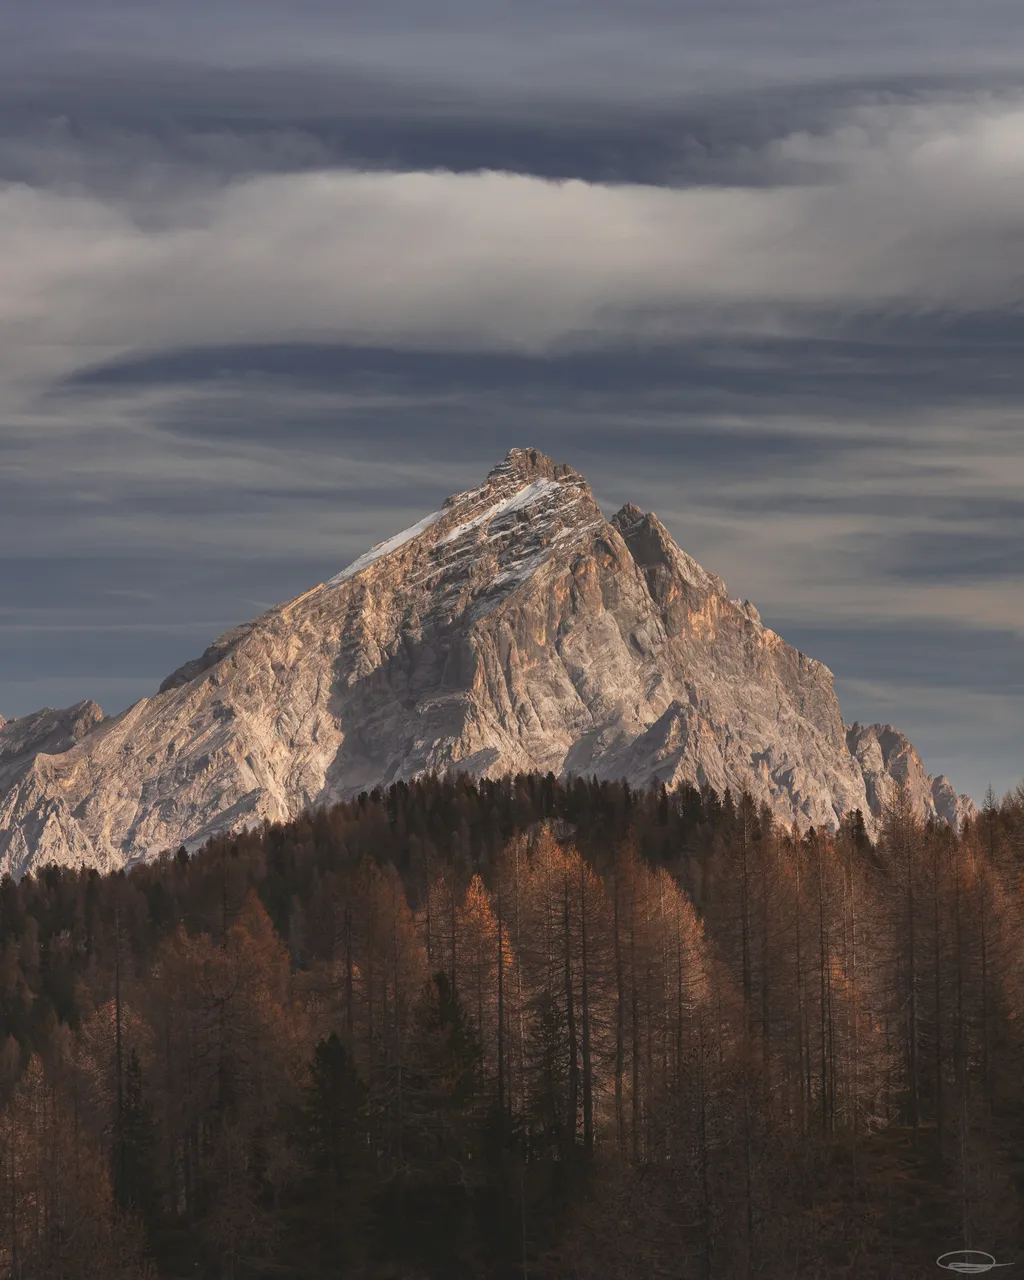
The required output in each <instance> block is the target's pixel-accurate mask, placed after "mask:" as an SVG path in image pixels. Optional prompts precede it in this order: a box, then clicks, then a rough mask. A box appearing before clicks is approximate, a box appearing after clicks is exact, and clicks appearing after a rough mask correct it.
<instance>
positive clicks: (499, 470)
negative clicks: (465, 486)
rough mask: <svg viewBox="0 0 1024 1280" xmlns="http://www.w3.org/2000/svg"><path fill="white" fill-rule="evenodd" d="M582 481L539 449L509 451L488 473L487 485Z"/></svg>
mask: <svg viewBox="0 0 1024 1280" xmlns="http://www.w3.org/2000/svg"><path fill="white" fill-rule="evenodd" d="M562 479H582V477H581V476H579V475H578V473H577V472H576V471H574V470H573V468H572V467H570V466H569V465H568V464H566V463H564V462H555V461H553V460H552V459H551V458H549V457H548V456H547V454H545V453H541V451H540V450H539V449H509V451H508V453H506V454H505V457H504V458H503V459H502V461H501V462H499V463H498V465H497V466H496V467H493V468H492V469H491V471H490V472H489V473H488V476H487V480H488V483H494V482H499V483H500V482H503V481H506V480H512V481H513V482H516V481H518V482H520V483H524V484H525V483H528V482H529V481H531V480H562Z"/></svg>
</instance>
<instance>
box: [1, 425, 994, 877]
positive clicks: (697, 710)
mask: <svg viewBox="0 0 1024 1280" xmlns="http://www.w3.org/2000/svg"><path fill="white" fill-rule="evenodd" d="M452 766H457V767H458V768H460V769H463V770H466V771H468V772H470V773H473V774H475V775H477V776H483V775H488V776H495V775H498V774H501V773H505V772H508V771H518V770H543V771H545V772H546V771H548V770H552V771H554V772H555V773H558V774H563V773H574V774H584V775H591V774H596V775H597V776H598V777H604V778H620V777H625V778H627V779H628V780H629V781H630V782H631V783H633V784H636V785H640V784H644V783H647V782H650V781H651V780H652V778H654V777H655V776H657V777H658V778H660V779H661V780H662V781H663V782H665V783H666V784H670V785H671V784H674V783H677V782H680V781H683V780H686V781H690V782H696V783H705V782H707V783H710V784H711V785H712V786H714V787H715V788H717V789H719V790H723V789H724V788H725V787H727V786H728V787H731V788H732V789H733V791H734V792H737V791H739V790H740V789H743V788H746V789H748V790H749V791H751V792H752V794H753V795H754V796H755V797H756V798H757V799H758V800H759V801H761V800H764V801H766V802H767V803H768V804H769V805H770V806H771V809H772V811H773V812H774V813H775V814H776V815H777V816H778V817H779V818H780V819H782V820H783V821H785V822H787V823H788V822H794V821H795V822H797V823H798V824H800V825H802V826H806V825H808V824H810V823H814V824H816V825H824V826H827V827H834V826H835V825H836V824H837V822H838V821H839V820H840V819H841V818H842V816H843V815H844V814H845V813H849V812H850V811H852V810H854V809H857V808H859V809H861V810H862V812H863V813H864V814H865V816H866V818H867V821H868V825H869V828H870V827H872V826H873V818H872V815H876V814H877V813H878V811H879V806H880V805H881V804H882V803H883V802H884V800H885V799H886V796H887V794H888V791H887V788H888V787H891V785H892V779H893V778H897V777H904V776H905V777H907V778H908V780H909V781H910V784H911V786H912V788H913V793H914V798H915V802H916V804H917V807H918V809H919V811H920V813H921V815H922V816H926V815H928V816H934V815H938V816H940V817H942V818H945V819H946V820H947V821H950V822H952V823H959V821H960V820H961V819H962V817H963V815H964V813H965V812H967V809H968V806H969V804H970V802H969V801H967V800H966V799H965V798H964V797H959V796H957V795H956V794H955V793H954V792H953V790H952V788H951V787H950V786H949V784H948V783H947V782H946V780H945V779H944V778H940V779H934V780H933V779H931V778H928V777H927V776H926V775H925V773H924V770H923V768H922V766H921V762H920V760H919V759H918V757H917V755H916V753H915V752H914V750H913V748H912V747H911V746H910V745H909V743H907V742H906V739H904V738H902V737H901V735H899V734H897V733H896V731H895V730H892V729H889V728H887V727H882V726H877V725H875V726H871V727H869V728H862V727H861V726H859V725H855V726H854V727H853V728H852V729H849V730H847V728H846V726H845V725H844V723H843V719H842V716H841V714H840V711H839V704H838V702H837V700H836V696H835V692H834V690H833V677H832V673H831V672H830V671H829V670H828V669H827V668H826V667H824V666H823V665H822V664H821V663H820V662H816V661H814V659H812V658H808V657H806V656H805V655H804V654H802V653H798V652H797V651H796V650H795V649H793V648H791V647H790V646H789V645H787V644H786V643H785V642H784V641H783V640H782V639H780V637H779V636H778V635H776V634H775V633H774V632H773V631H770V630H768V629H767V628H765V627H764V626H763V625H762V623H761V620H760V617H759V616H758V613H757V610H756V609H755V608H754V607H753V605H751V604H750V603H749V601H743V602H739V601H731V600H730V599H729V597H728V594H727V592H726V589H725V586H724V584H723V583H722V582H721V580H720V579H718V578H716V577H715V576H714V575H713V574H709V573H707V572H706V571H705V570H704V569H702V568H701V567H700V565H698V564H697V563H696V561H694V560H692V559H691V558H690V557H689V556H688V555H687V554H686V553H685V552H684V551H682V550H680V548H679V547H677V546H676V544H675V543H674V542H673V540H672V538H671V537H670V536H669V534H668V532H667V531H666V530H665V528H664V526H663V525H662V524H661V523H660V522H659V521H658V519H657V518H656V517H655V516H654V515H652V514H645V513H644V512H642V511H640V510H639V509H638V508H637V507H634V506H632V505H629V506H626V507H623V509H622V510H621V511H620V512H618V514H617V515H615V516H614V517H613V519H612V520H610V521H609V520H606V519H605V517H604V516H603V515H602V513H601V511H600V510H599V509H598V507H597V505H596V503H595V502H594V499H593V496H592V494H591V492H590V490H589V488H588V487H587V485H586V483H585V482H584V480H583V479H582V477H581V476H579V475H578V474H577V473H576V472H575V471H573V470H572V468H570V467H567V466H562V465H556V464H554V463H553V462H552V461H551V460H550V459H548V458H546V457H544V456H543V455H541V454H539V453H537V452H536V451H534V450H513V451H512V452H511V453H509V455H508V456H507V457H506V459H505V461H504V462H503V463H502V464H501V465H500V466H498V467H496V468H495V469H494V470H493V471H492V472H491V473H490V475H489V476H488V477H487V480H486V482H485V483H484V484H483V485H481V486H480V487H479V488H477V489H472V490H470V491H468V492H466V493H460V494H457V495H455V496H454V497H452V498H449V499H448V501H447V502H446V503H445V504H444V506H443V507H442V508H441V510H440V511H435V512H433V513H432V514H431V515H429V516H427V517H426V518H425V519H424V520H421V521H420V522H419V523H418V524H416V525H414V526H413V527H412V528H411V529H408V530H406V531H405V532H404V533H401V534H398V535H397V536H395V537H393V538H390V539H389V540H388V541H387V542H384V543H381V544H379V545H378V546H377V547H375V548H373V550H372V551H370V552H368V553H367V554H366V555H364V556H361V557H360V558H359V559H358V560H357V561H355V562H354V563H353V564H351V565H350V566H349V567H348V568H347V569H345V570H343V571H342V572H341V573H339V574H338V575H337V576H336V577H334V578H332V579H331V580H330V581H328V582H326V583H323V584H321V585H319V586H316V587H314V588H313V589H312V590H310V591H307V592H305V594H303V595H301V596H299V597H297V598H296V599H295V600H292V601H290V602H289V603H287V604H284V605H281V606H279V607H278V608H276V609H272V610H271V611H270V612H269V613H267V614H265V615H264V616H263V617H261V618H258V619H256V620H255V621H253V622H249V623H246V624H245V625H243V626H240V627H237V628H236V629H235V630H233V631H230V632H228V633H227V634H226V635H224V636H222V637H220V639H218V640H217V641H215V643H214V644H212V645H211V646H210V648H209V649H207V650H206V652H205V653H204V654H203V655H202V657H200V658H198V659H196V660H194V661H192V662H189V663H187V664H186V665H185V666H184V667H182V668H180V669H179V670H178V671H176V672H174V673H173V674H172V675H170V676H169V677H168V678H167V679H166V680H165V681H164V683H163V685H162V686H161V688H160V691H159V693H157V694H156V695H155V696H154V697H152V698H143V699H142V700H141V701H140V702H137V703H136V704H135V705H134V706H132V707H130V708H129V709H128V710H127V711H125V712H124V713H123V714H121V715H119V716H115V717H111V718H108V719H103V718H102V717H101V714H100V711H99V708H98V707H96V706H95V704H94V703H81V704H79V705H78V706H77V707H72V708H70V709H69V710H67V711H60V712H55V711H49V710H47V711H41V712H38V713H37V714H36V715H34V716H27V717H24V718H23V719H20V720H13V721H10V722H9V723H7V724H6V725H3V726H2V727H0V870H5V871H10V872H11V873H13V874H15V875H19V874H21V873H23V872H24V871H25V870H26V869H28V868H30V867H32V866H35V865H39V864H42V863H46V862H49V861H57V862H63V863H68V862H71V863H78V862H80V861H85V862H87V863H90V864H94V865H97V866H100V867H104V868H106V867H113V866H120V865H123V864H125V863H127V862H130V861H132V860H134V859H138V858H143V857H146V856H147V855H149V856H152V855H155V854H156V853H158V852H160V851H162V850H164V849H168V848H176V847H177V846H179V845H180V844H182V843H184V844H186V845H189V846H194V845H196V844H198V843H200V842H202V841H203V840H205V839H206V838H207V837H208V836H210V835H212V834H213V833H215V832H219V831H223V830H226V829H229V828H231V827H233V826H239V825H244V824H248V823H253V822H257V821H259V820H261V819H263V818H269V819H272V820H278V819H284V818H287V817H290V816H292V815H294V814H296V813H297V812H300V811H301V810H302V809H303V808H304V807H306V806H309V805H316V804H322V803H329V802H332V801H335V800H338V799H342V798H345V797H348V796H351V795H353V794H356V793H358V792H359V791H361V790H364V789H369V788H372V787H374V786H376V785H387V784H389V783H391V782H394V781H396V780H398V779H403V778H404V779H408V778H412V777H414V776H416V775H417V774H419V773H422V772H424V771H427V770H437V771H443V770H445V769H447V768H449V767H452Z"/></svg>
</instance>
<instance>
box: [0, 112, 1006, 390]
mask: <svg viewBox="0 0 1024 1280" xmlns="http://www.w3.org/2000/svg"><path fill="white" fill-rule="evenodd" d="M771 149H772V150H773V152H774V153H776V154H777V155H778V157H779V158H780V159H781V161H798V162H806V163H820V162H822V161H823V160H824V158H826V157H827V158H828V160H829V163H830V165H831V166H832V169H833V172H834V177H833V178H832V180H831V181H828V182H819V183H816V184H813V185H808V186H784V187H779V188H728V189H724V188H684V189H678V190H673V189H665V188H654V187H639V186H603V185H599V184H593V183H584V182H580V181H568V182H561V183H556V182H550V181H545V180H541V179H537V178H534V177H531V176H526V175H519V174H506V173H490V172H489V173H479V174H450V173H355V172H337V171H321V172H312V173H289V174H271V175H259V176H255V177H252V178H247V179H244V178H243V179H238V180H235V181H232V182H228V183H226V184H224V185H223V186H221V187H218V188H217V189H216V190H213V191H206V192H200V193H189V194H188V197H187V198H184V199H182V200H181V202H180V203H179V204H178V205H177V206H174V205H173V204H172V205H170V206H169V207H168V208H166V209H165V210H164V215H163V223H162V225H160V226H159V227H152V226H149V225H147V224H146V222H145V221H144V220H141V219H139V218H137V217H135V216H133V212H132V210H131V209H130V208H126V207H124V206H123V205H121V204H118V203H114V202H110V203H105V202H104V201H103V200H101V199H99V198H97V197H95V196H89V195H85V194H81V195H78V194H72V193H67V192H55V191H52V190H45V189H33V188H31V187H28V186H25V185H17V184H9V185H7V186H5V187H3V188H2V189H0V274H2V276H3V279H4V282H5V289H4V296H3V298H2V299H0V337H2V339H3V347H4V351H5V352H6V353H7V354H6V356H5V357H4V359H5V361H6V362H8V363H9V362H11V361H12V360H16V361H17V363H18V365H19V366H20V367H21V368H22V369H23V370H32V369H33V367H35V368H36V369H37V370H38V371H39V372H40V373H44V372H45V373H48V374H51V375H53V374H55V373H56V372H58V370H59V369H60V368H61V366H63V367H64V368H65V369H67V368H72V367H74V366H75V365H76V364H80V363H82V362H84V361H86V360H89V359H90V358H96V357H98V356H99V355H101V354H102V353H108V354H109V355H115V354H118V353H125V352H131V351H138V350H154V349H160V348H161V347H165V346H182V345H193V346H194V345H203V344H213V343H223V342H225V341H229V342H230V341H235V342H260V341H263V342H271V341H279V340H281V339H289V340H296V339H299V340H304V341H317V340H321V341H322V340H324V339H325V338H331V339H334V340H344V341H348V342H357V343H390V344H398V345H412V346H417V345H418V346H425V347H435V348H436V347H446V346H447V347H455V348H459V347H461V348H469V349H473V348H476V349H481V348H482V349H490V350H513V351H514V350H521V351H522V350H525V351H538V350H550V349H555V348H558V347H564V346H565V345H567V344H568V345H580V344H586V343H598V344H600V343H601V342H608V341H618V340H621V339H622V338H624V337H625V336H627V335H637V334H640V335H642V336H645V337H646V338H647V339H651V338H655V337H659V336H660V337H665V336H677V335H679V334H691V335H695V334H701V333H715V332H719V333H729V332H736V331H739V332H743V331H748V332H749V331H754V332H758V331H759V332H762V333H765V334H772V333H790V334H791V333H794V332H796V333H799V332H802V331H804V330H805V329H807V328H808V327H809V326H811V325H813V326H814V327H815V328H817V329H820V327H821V326H822V324H823V323H824V324H825V325H826V326H827V325H828V317H829V316H830V315H834V316H837V317H842V316H844V315H849V314H851V313H852V314H855V313H856V312H857V310H858V309H875V310H878V309H882V310H888V311H890V312H895V313H899V312H901V311H905V312H908V313H910V314H914V313H920V312H929V311H936V310H938V311H942V310H953V311H968V312H969V311H971V310H988V309H999V308H1013V307H1016V306H1018V305H1019V304H1020V302H1021V299H1022V294H1024V279H1022V276H1021V273H1020V272H1019V271H1015V270H1014V268H1013V265H1012V264H1013V263H1014V262H1015V261H1016V258H1015V256H1014V247H1015V246H1016V245H1018V244H1019V240H1020V237H1021V234H1022V232H1024V214H1022V212H1021V210H1022V209H1024V170H1022V169H1021V166H1020V163H1019V156H1020V154H1021V150H1022V149H1024V103H1022V102H1021V101H1020V100H1015V101H1013V102H1007V101H1003V100H990V101H983V102H976V103H972V104H969V105H965V104H958V105H956V106H945V107H939V106H936V105H935V104H932V105H930V106H927V107H920V108H899V109H896V110H885V109H881V108H878V109H866V108H865V109H861V110H858V111H855V112H853V113H851V114H850V115H849V117H848V118H847V119H846V121H845V123H844V124H843V125H842V127H841V128H838V129H836V130H835V131H833V132H832V133H830V134H829V135H827V136H811V135H808V134H796V135H791V136H789V137H787V138H785V139H782V140H780V141H777V142H775V143H772V144H771Z"/></svg>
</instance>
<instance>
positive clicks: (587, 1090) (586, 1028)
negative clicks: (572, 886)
mask: <svg viewBox="0 0 1024 1280" xmlns="http://www.w3.org/2000/svg"><path fill="white" fill-rule="evenodd" d="M580 965H581V972H580V981H581V984H582V986H581V993H580V994H581V999H582V1016H583V1150H584V1151H585V1153H586V1155H587V1158H588V1159H589V1158H590V1157H591V1156H592V1155H593V1154H594V1075H593V1062H592V1060H591V1052H590V978H589V974H588V972H587V968H588V966H587V867H586V863H585V862H584V860H583V858H582V856H581V857H580Z"/></svg>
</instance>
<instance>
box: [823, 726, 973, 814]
mask: <svg viewBox="0 0 1024 1280" xmlns="http://www.w3.org/2000/svg"><path fill="white" fill-rule="evenodd" d="M846 742H847V745H848V746H849V748H850V753H851V754H852V755H853V757H854V758H855V759H856V761H857V763H858V764H859V765H860V770H861V773H863V775H864V787H865V790H866V792H867V798H868V805H869V806H870V808H871V812H872V813H879V812H880V811H881V810H882V809H883V808H884V807H885V805H886V804H888V803H889V801H890V800H891V799H892V796H893V793H894V792H895V790H896V786H897V784H898V783H900V782H902V783H905V784H906V786H907V788H908V790H909V792H910V799H911V802H912V804H913V806H914V809H915V810H916V812H917V813H919V814H921V815H923V816H924V817H925V818H932V819H934V820H936V821H939V822H948V823H949V825H950V826H951V827H953V828H954V829H955V830H959V828H960V825H961V823H962V822H963V820H964V819H965V818H967V817H972V816H973V815H974V814H975V812H976V810H975V808H974V804H973V802H972V801H971V800H969V799H968V797H967V796H960V795H957V793H956V791H955V790H954V789H953V784H952V783H951V782H950V780H949V779H948V778H947V777H946V776H945V775H944V774H941V773H940V774H939V776H938V777H937V778H933V777H931V775H930V774H927V773H925V771H924V765H923V764H922V763H921V757H920V756H919V755H918V754H917V752H916V751H915V750H914V748H913V747H912V746H911V744H910V743H909V742H908V741H907V739H906V738H905V737H904V735H903V734H902V733H900V731H899V730H898V729H894V728H893V727H892V725H891V724H869V725H862V724H853V725H851V726H850V728H849V729H847V731H846Z"/></svg>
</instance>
